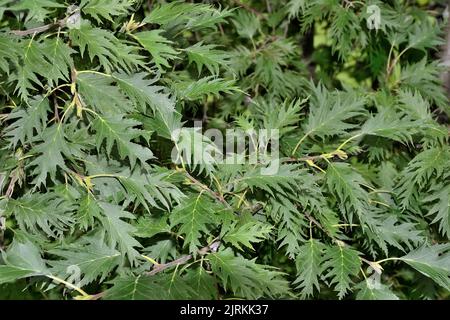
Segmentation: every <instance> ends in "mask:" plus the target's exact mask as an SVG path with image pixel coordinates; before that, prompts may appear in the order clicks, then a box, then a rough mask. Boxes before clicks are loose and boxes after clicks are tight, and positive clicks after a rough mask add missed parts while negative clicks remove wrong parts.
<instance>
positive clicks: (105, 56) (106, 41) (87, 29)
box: [69, 23, 143, 73]
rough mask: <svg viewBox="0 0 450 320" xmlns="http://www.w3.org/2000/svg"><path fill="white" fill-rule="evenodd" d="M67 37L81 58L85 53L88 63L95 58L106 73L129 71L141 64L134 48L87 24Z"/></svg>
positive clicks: (74, 29)
mask: <svg viewBox="0 0 450 320" xmlns="http://www.w3.org/2000/svg"><path fill="white" fill-rule="evenodd" d="M69 36H70V39H71V41H72V42H73V44H74V45H75V46H78V47H79V50H80V53H81V56H84V53H85V51H87V52H88V55H89V59H90V61H91V62H94V59H95V58H97V59H98V62H99V63H100V65H101V66H102V67H103V68H104V69H105V70H106V72H107V73H110V72H111V71H112V70H115V69H123V70H131V69H134V68H136V67H137V66H141V65H142V64H143V62H142V57H141V56H139V55H138V54H136V51H137V49H136V47H134V46H132V45H128V44H127V43H125V42H123V41H121V40H119V39H117V38H116V37H115V36H114V35H113V33H111V32H108V31H107V30H103V29H100V28H93V27H91V26H90V24H89V23H82V24H81V27H80V28H73V29H71V30H70V33H69ZM86 49H87V50H86Z"/></svg>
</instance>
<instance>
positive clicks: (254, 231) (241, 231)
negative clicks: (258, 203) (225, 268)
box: [223, 221, 272, 250]
mask: <svg viewBox="0 0 450 320" xmlns="http://www.w3.org/2000/svg"><path fill="white" fill-rule="evenodd" d="M271 231H272V226H270V225H267V224H264V223H260V222H257V221H251V222H247V223H245V224H243V225H240V226H235V227H234V228H233V229H232V230H231V231H229V232H228V233H227V234H226V235H225V237H223V241H225V242H228V243H230V244H231V245H233V246H235V247H236V248H238V249H239V250H244V249H243V248H242V246H244V247H247V248H249V249H251V250H254V248H253V246H252V243H258V242H261V241H264V240H265V239H266V238H267V235H268V234H269V233H270V232H271ZM241 245H242V246H241Z"/></svg>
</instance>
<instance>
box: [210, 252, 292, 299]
mask: <svg viewBox="0 0 450 320" xmlns="http://www.w3.org/2000/svg"><path fill="white" fill-rule="evenodd" d="M208 259H209V261H210V263H211V268H212V271H213V272H214V274H215V275H216V276H217V277H218V278H219V279H220V280H221V282H222V285H223V287H224V288H227V289H230V290H231V291H232V292H233V293H234V294H235V295H236V296H238V297H248V298H249V299H258V298H263V297H265V298H269V297H287V296H289V294H290V292H289V286H288V283H287V281H286V280H285V279H284V278H283V274H282V273H281V272H279V271H275V270H274V268H271V267H269V266H264V265H261V264H257V263H255V260H247V259H245V258H243V257H240V256H235V255H234V253H233V251H232V250H231V249H229V248H228V249H226V250H224V251H219V252H216V253H212V254H209V255H208Z"/></svg>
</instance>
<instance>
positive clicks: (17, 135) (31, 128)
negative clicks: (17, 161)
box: [5, 96, 50, 148]
mask: <svg viewBox="0 0 450 320" xmlns="http://www.w3.org/2000/svg"><path fill="white" fill-rule="evenodd" d="M49 109H50V105H49V101H48V99H47V98H44V97H42V96H37V97H33V99H32V100H30V102H29V106H28V108H23V107H19V108H15V109H14V110H13V112H11V113H10V114H9V116H8V120H14V122H13V123H11V124H10V125H9V126H8V127H7V128H6V129H5V136H6V137H7V139H8V140H9V143H10V146H11V147H12V148H15V147H16V146H17V144H18V142H20V143H21V144H22V145H25V144H26V143H27V142H28V141H30V140H33V138H34V137H35V135H36V134H41V133H42V130H43V129H44V127H45V125H46V122H47V113H48V111H49Z"/></svg>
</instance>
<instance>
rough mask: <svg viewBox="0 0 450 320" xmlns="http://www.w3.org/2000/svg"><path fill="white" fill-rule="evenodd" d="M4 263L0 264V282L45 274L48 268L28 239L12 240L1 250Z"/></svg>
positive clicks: (47, 272)
mask: <svg viewBox="0 0 450 320" xmlns="http://www.w3.org/2000/svg"><path fill="white" fill-rule="evenodd" d="M2 254H3V259H4V261H5V262H6V265H0V284H1V283H6V282H12V281H15V280H17V279H21V278H26V277H31V276H39V275H47V274H49V270H48V268H47V266H46V264H45V261H44V260H43V259H42V257H41V254H40V252H39V249H38V248H37V247H36V246H35V245H34V244H32V243H31V242H29V241H27V240H26V241H23V242H19V241H17V240H16V241H14V242H13V243H12V244H11V245H10V246H9V248H8V250H7V251H6V253H5V252H2Z"/></svg>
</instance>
